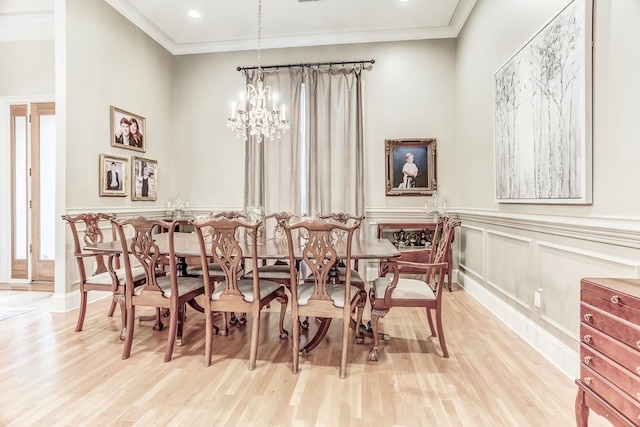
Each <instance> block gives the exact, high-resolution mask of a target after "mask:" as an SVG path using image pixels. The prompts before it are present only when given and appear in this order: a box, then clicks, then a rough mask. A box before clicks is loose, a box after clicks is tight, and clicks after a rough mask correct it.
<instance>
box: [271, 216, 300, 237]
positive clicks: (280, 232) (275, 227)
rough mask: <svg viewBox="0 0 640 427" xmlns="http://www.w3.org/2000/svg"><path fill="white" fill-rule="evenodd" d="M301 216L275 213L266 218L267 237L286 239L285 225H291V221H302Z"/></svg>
mask: <svg viewBox="0 0 640 427" xmlns="http://www.w3.org/2000/svg"><path fill="white" fill-rule="evenodd" d="M300 218H301V216H300V215H296V214H292V213H290V212H284V211H283V212H274V213H272V214H269V215H267V216H265V217H264V222H265V227H266V230H267V237H269V236H270V237H275V238H276V239H284V238H285V231H284V224H289V223H290V222H291V221H293V220H296V219H300Z"/></svg>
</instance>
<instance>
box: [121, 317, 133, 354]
mask: <svg viewBox="0 0 640 427" xmlns="http://www.w3.org/2000/svg"><path fill="white" fill-rule="evenodd" d="M135 318H136V306H135V305H134V306H131V308H129V309H127V331H126V337H125V339H124V348H123V349H122V358H123V359H128V358H129V356H131V345H132V344H133V326H134V322H135Z"/></svg>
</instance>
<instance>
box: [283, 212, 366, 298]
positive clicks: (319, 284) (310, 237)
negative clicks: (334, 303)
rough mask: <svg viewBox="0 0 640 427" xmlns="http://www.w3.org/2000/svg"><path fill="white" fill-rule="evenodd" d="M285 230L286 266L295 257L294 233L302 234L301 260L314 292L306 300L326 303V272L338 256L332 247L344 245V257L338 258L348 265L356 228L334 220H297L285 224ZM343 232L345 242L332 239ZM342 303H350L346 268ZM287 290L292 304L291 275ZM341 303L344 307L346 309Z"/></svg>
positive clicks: (293, 281)
mask: <svg viewBox="0 0 640 427" xmlns="http://www.w3.org/2000/svg"><path fill="white" fill-rule="evenodd" d="M284 227H285V231H286V234H287V244H288V247H289V264H290V265H294V263H295V257H296V255H295V254H296V252H295V251H296V249H297V244H296V243H295V242H296V241H295V240H294V237H293V235H294V233H293V232H294V231H296V230H299V231H301V233H299V234H301V235H305V236H307V237H306V243H305V244H304V246H303V247H302V248H301V252H302V253H301V258H302V260H303V261H304V262H305V264H306V265H307V267H308V269H309V271H310V272H311V275H310V276H311V277H313V280H314V284H315V290H314V293H313V296H312V297H311V298H310V300H314V299H317V300H330V298H329V295H328V293H327V286H328V279H329V271H330V270H331V268H332V267H333V266H334V264H335V263H336V262H337V261H338V254H337V251H336V245H337V244H341V245H345V246H346V250H345V253H344V255H342V256H341V259H344V260H345V262H346V263H347V264H349V263H350V262H351V246H352V242H353V235H354V232H355V230H356V228H357V225H351V226H347V225H345V224H342V223H340V222H337V221H333V220H329V221H327V220H326V219H320V218H315V219H309V220H302V221H298V222H296V223H293V224H285V225H284ZM336 230H337V231H339V232H344V233H346V239H336V237H335V232H336ZM345 285H346V286H345V289H346V295H345V301H349V300H350V296H349V289H350V285H351V270H350V269H347V270H346V272H345ZM291 291H292V294H293V301H297V278H296V276H295V275H294V274H292V275H291ZM347 305H348V303H347V304H345V306H347Z"/></svg>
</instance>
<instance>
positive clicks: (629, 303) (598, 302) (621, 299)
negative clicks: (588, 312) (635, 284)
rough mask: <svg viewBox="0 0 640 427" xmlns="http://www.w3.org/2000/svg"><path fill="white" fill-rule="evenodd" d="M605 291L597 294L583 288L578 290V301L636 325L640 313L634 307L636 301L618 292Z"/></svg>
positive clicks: (602, 290)
mask: <svg viewBox="0 0 640 427" xmlns="http://www.w3.org/2000/svg"><path fill="white" fill-rule="evenodd" d="M605 291H608V290H607V289H600V292H599V293H598V292H594V291H593V290H591V289H586V288H584V287H583V288H582V289H581V290H580V294H581V295H580V296H581V298H580V300H581V301H582V302H584V303H587V304H589V305H592V306H594V307H596V308H599V309H600V310H602V311H604V312H607V313H611V314H612V315H613V316H615V317H619V318H621V319H624V320H626V321H628V322H632V323H637V322H638V321H639V319H640V311H639V310H638V308H637V307H636V304H637V300H635V299H633V298H631V297H630V296H628V295H625V294H622V293H619V292H614V291H609V292H605Z"/></svg>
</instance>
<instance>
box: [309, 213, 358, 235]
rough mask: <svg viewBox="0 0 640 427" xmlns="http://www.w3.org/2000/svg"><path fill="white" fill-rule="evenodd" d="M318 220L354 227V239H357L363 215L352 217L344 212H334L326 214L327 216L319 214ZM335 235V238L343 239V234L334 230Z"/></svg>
mask: <svg viewBox="0 0 640 427" xmlns="http://www.w3.org/2000/svg"><path fill="white" fill-rule="evenodd" d="M318 218H320V219H324V220H331V221H336V222H339V223H342V224H345V225H348V226H355V228H356V232H355V234H356V237H359V234H360V226H361V225H362V221H364V215H360V216H356V215H352V214H350V213H345V212H334V213H328V214H321V215H318ZM335 233H336V235H337V237H344V234H345V233H344V232H340V231H337V230H336V232H335Z"/></svg>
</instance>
